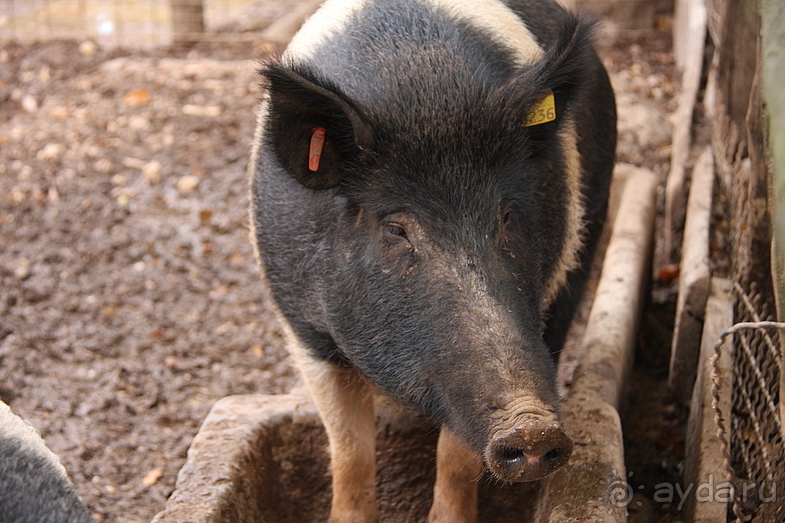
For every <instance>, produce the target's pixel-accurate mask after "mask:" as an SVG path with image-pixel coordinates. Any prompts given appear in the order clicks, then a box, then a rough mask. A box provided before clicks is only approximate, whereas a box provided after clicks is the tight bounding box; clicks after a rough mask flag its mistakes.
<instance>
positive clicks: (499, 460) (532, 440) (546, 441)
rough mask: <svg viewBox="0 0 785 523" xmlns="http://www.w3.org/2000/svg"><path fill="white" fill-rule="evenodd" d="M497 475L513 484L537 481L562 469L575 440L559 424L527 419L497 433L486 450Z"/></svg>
mask: <svg viewBox="0 0 785 523" xmlns="http://www.w3.org/2000/svg"><path fill="white" fill-rule="evenodd" d="M484 454H485V455H484V458H485V463H486V465H487V466H488V468H489V469H490V471H491V472H492V473H493V475H494V476H496V477H497V478H499V479H501V480H503V481H510V482H522V481H535V480H538V479H541V478H543V477H545V476H547V475H548V474H550V473H552V472H554V471H556V470H557V469H559V468H561V467H562V466H563V465H564V464H565V463H567V461H568V460H569V459H570V455H571V454H572V439H570V437H569V436H568V435H567V434H565V433H564V431H563V430H562V429H561V426H560V425H559V424H558V423H554V422H546V421H545V420H542V419H537V418H528V419H525V420H523V421H522V422H520V423H517V424H516V426H515V427H514V428H511V429H502V430H498V431H496V432H495V433H494V434H493V436H492V437H491V439H490V442H489V443H488V445H487V446H486V448H485V453H484Z"/></svg>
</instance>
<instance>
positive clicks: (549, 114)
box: [523, 90, 556, 127]
mask: <svg viewBox="0 0 785 523" xmlns="http://www.w3.org/2000/svg"><path fill="white" fill-rule="evenodd" d="M555 119H556V100H555V99H554V98H553V91H551V90H549V91H548V94H546V95H545V97H544V98H543V99H542V100H540V101H539V102H538V103H537V105H535V106H534V107H532V108H531V110H529V114H527V115H526V123H524V124H523V126H524V127H531V126H532V125H540V124H541V123H548V122H552V121H554V120H555Z"/></svg>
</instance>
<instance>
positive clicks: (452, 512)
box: [428, 426, 483, 523]
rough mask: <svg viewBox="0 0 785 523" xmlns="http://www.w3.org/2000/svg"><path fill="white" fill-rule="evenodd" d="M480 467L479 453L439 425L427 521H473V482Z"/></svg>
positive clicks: (456, 522) (439, 522) (475, 481)
mask: <svg viewBox="0 0 785 523" xmlns="http://www.w3.org/2000/svg"><path fill="white" fill-rule="evenodd" d="M482 468H483V464H482V459H481V458H480V456H478V455H477V453H475V452H473V451H472V450H470V449H469V448H468V447H466V445H465V444H464V443H463V441H461V440H460V439H459V438H458V437H457V436H456V435H455V434H453V433H452V431H451V430H449V429H448V428H447V427H444V426H443V427H442V430H441V432H440V433H439V444H438V446H437V447H436V485H435V486H434V489H433V505H431V511H430V513H429V514H428V522H429V523H474V522H475V521H477V483H478V481H479V479H480V474H481V473H482Z"/></svg>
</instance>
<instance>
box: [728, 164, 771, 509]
mask: <svg viewBox="0 0 785 523" xmlns="http://www.w3.org/2000/svg"><path fill="white" fill-rule="evenodd" d="M719 171H720V174H721V176H720V180H721V182H720V183H719V187H718V192H719V194H720V195H721V196H722V197H723V198H725V199H726V201H727V202H728V207H729V208H728V219H729V222H730V223H729V225H730V227H729V231H728V232H729V244H730V249H729V251H730V252H728V253H727V254H726V256H729V257H730V272H731V275H732V279H733V281H734V297H735V300H734V301H735V306H734V322H735V325H734V327H733V328H731V329H729V330H728V331H726V332H725V333H724V335H723V340H722V341H720V342H718V344H717V345H716V346H715V351H717V352H719V351H728V350H729V351H732V359H733V367H732V377H730V379H727V378H726V379H721V380H717V375H716V368H715V376H714V379H715V384H714V386H715V391H716V389H718V388H719V387H731V412H724V413H723V412H719V411H717V410H715V414H716V421H717V422H718V429H719V431H718V432H719V434H718V435H719V436H720V439H721V441H722V442H723V445H724V446H725V451H726V454H725V458H726V468H727V469H728V470H727V472H728V474H729V476H730V479H731V482H732V483H733V485H734V493H733V502H732V503H731V504H730V505H729V514H728V516H729V517H728V521H736V522H754V523H782V522H785V443H784V442H783V440H784V439H785V430H784V429H783V425H785V397H783V396H782V395H781V389H782V386H783V385H782V384H783V380H785V351H784V350H783V347H785V343H784V342H785V339H784V338H785V323H777V322H776V321H775V320H776V306H775V298H774V290H773V283H772V272H771V263H770V260H771V254H770V252H771V217H770V214H769V211H768V205H767V202H768V191H769V182H768V176H767V173H766V169H761V168H760V166H759V165H758V166H756V165H753V164H752V162H750V159H749V158H743V159H741V158H739V157H736V158H733V159H730V161H728V159H725V158H722V157H720V158H719ZM716 397H717V396H715V398H716ZM715 409H716V405H715Z"/></svg>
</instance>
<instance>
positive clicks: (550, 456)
mask: <svg viewBox="0 0 785 523" xmlns="http://www.w3.org/2000/svg"><path fill="white" fill-rule="evenodd" d="M563 455H564V453H563V451H562V449H559V448H556V449H553V450H549V451H548V452H546V453H545V455H544V456H543V457H542V459H543V460H545V462H546V463H548V464H554V465H555V464H556V463H559V462H560V461H561V459H562V456H563Z"/></svg>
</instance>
